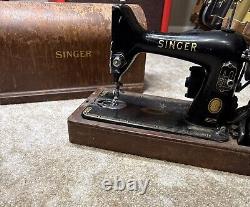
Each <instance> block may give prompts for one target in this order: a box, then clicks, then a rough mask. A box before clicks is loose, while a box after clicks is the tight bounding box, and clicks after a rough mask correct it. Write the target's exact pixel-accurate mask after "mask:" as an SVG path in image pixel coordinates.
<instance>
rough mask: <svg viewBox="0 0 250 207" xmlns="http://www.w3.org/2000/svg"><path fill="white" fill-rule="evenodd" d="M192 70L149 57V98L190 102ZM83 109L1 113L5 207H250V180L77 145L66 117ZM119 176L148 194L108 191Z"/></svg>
mask: <svg viewBox="0 0 250 207" xmlns="http://www.w3.org/2000/svg"><path fill="white" fill-rule="evenodd" d="M189 66H190V64H189V63H186V62H183V61H176V60H174V59H170V58H162V57H160V56H155V55H150V56H148V63H147V73H146V85H147V90H146V93H149V94H156V95H162V96H170V97H175V98H176V97H177V98H183V97H184V93H185V91H186V89H185V87H184V80H185V76H187V75H188V67H189ZM249 92H250V90H249V89H248V91H247V90H246V91H245V92H244V93H242V95H241V103H244V102H245V103H246V102H247V101H248V99H249V95H248V94H249ZM82 102H83V100H73V101H58V102H47V103H34V104H22V105H12V106H0V206H250V178H249V177H246V176H240V175H235V174H229V173H223V172H218V171H212V170H207V169H201V168H196V167H191V166H185V165H180V164H174V163H169V162H164V161H158V160H151V159H145V158H141V157H136V156H131V155H125V154H120V153H114V152H109V151H104V150H98V149H93V148H89V147H81V146H76V145H73V144H70V143H69V141H68V133H67V117H68V116H69V115H70V114H71V113H72V112H73V111H74V110H75V109H76V108H77V107H78V106H79V105H80V104H81V103H82ZM183 153H185V152H183ZM242 167H244V166H242ZM117 176H119V177H120V178H121V179H123V180H128V179H138V180H146V179H149V180H150V181H149V186H148V189H147V191H146V193H145V194H144V195H139V194H138V192H129V191H127V190H126V191H123V192H117V191H105V190H103V189H102V187H101V183H102V181H103V179H115V178H116V177H117Z"/></svg>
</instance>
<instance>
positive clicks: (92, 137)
mask: <svg viewBox="0 0 250 207" xmlns="http://www.w3.org/2000/svg"><path fill="white" fill-rule="evenodd" d="M143 52H146V53H155V54H160V55H164V56H169V57H174V58H179V59H182V60H186V61H190V62H193V63H195V64H197V65H199V66H193V67H191V68H190V77H188V78H187V79H186V83H185V86H186V87H187V93H186V94H185V96H186V97H187V98H190V99H193V101H192V102H191V101H183V100H175V99H169V98H163V97H155V96H148V95H142V94H135V93H128V92H124V91H122V90H121V86H122V83H121V82H122V76H123V75H124V74H125V73H126V71H127V70H129V67H130V65H131V64H132V63H133V61H134V60H135V58H136V56H137V55H138V54H139V53H143ZM249 63H250V50H249V46H248V45H247V43H246V41H245V40H244V38H243V36H242V35H240V34H237V33H235V32H234V31H232V30H231V29H230V28H228V29H226V30H223V31H209V32H205V31H200V30H194V31H189V32H184V33H177V34H175V33H169V34H164V33H156V32H150V31H147V30H145V29H144V28H143V27H142V26H141V25H140V24H139V23H138V21H137V19H136V17H135V16H134V14H133V12H132V10H131V9H130V8H129V7H128V6H126V5H116V6H113V16H112V43H111V55H110V72H111V74H112V75H113V78H114V82H115V89H114V91H108V90H99V91H97V92H96V93H94V94H93V95H92V96H91V97H90V98H89V99H88V100H87V101H86V102H85V103H84V104H83V105H82V106H81V107H80V108H79V109H78V110H77V111H76V112H75V113H74V114H73V115H72V116H71V117H70V118H69V133H70V140H71V142H73V143H77V144H84V145H88V146H94V147H99V148H104V149H109V150H114V151H119V152H125V153H131V154H137V155H142V156H147V157H152V158H158V159H165V160H169V161H174V162H181V163H185V164H192V165H195V166H201V167H208V168H212V169H219V170H225V171H230V172H236V173H240V174H248V175H250V147H249V146H250V102H249V104H248V105H247V106H244V107H240V108H239V107H238V104H237V102H238V99H237V96H236V95H235V93H236V92H240V91H241V90H243V89H244V88H245V87H247V86H248V85H249V83H250V66H249ZM187 70H188V69H187ZM243 145H244V146H243ZM243 164H244V169H243V168H241V166H242V165H243Z"/></svg>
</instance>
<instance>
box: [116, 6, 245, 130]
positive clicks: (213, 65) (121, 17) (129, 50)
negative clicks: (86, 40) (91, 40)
mask: <svg viewBox="0 0 250 207" xmlns="http://www.w3.org/2000/svg"><path fill="white" fill-rule="evenodd" d="M112 21H113V23H112V47H111V52H112V54H111V72H112V74H113V76H114V80H115V81H116V82H117V81H118V80H119V79H120V78H121V76H122V75H123V74H124V73H125V71H126V70H127V69H128V68H129V66H130V64H131V63H132V62H133V60H134V58H135V57H136V55H137V54H139V53H142V52H148V53H155V54H160V55H165V56H169V57H174V58H179V59H183V60H186V61H190V62H193V63H195V64H198V65H200V66H202V67H201V68H203V69H204V70H205V74H206V75H205V79H204V81H203V84H202V87H201V88H200V90H199V92H198V94H197V96H196V97H195V98H194V101H193V102H192V104H191V106H190V108H189V110H188V112H187V114H188V116H187V120H188V121H190V122H192V123H195V124H198V125H202V126H221V125H223V124H224V123H225V122H226V121H227V120H229V119H230V118H231V115H232V114H233V113H234V110H235V109H236V108H237V103H236V102H237V101H235V97H234V93H235V89H236V86H237V83H238V79H239V74H240V72H241V71H242V65H243V63H244V60H243V59H242V58H241V56H242V54H243V52H244V51H245V50H246V49H247V44H246V42H245V40H244V38H243V37H242V36H241V35H240V34H237V33H235V32H233V31H209V32H206V31H199V30H194V31H190V32H185V33H168V34H165V33H156V32H152V31H146V30H145V29H144V28H142V27H141V25H140V24H139V23H138V21H137V20H136V17H135V16H134V14H133V12H132V10H131V9H130V8H129V7H128V6H126V5H117V6H114V7H113V19H112ZM170 41H172V45H173V44H174V42H175V47H173V46H172V47H171V46H169V45H170ZM177 44H178V45H179V47H178V46H177ZM117 54H122V55H123V56H124V57H125V61H123V64H122V65H121V66H120V67H114V66H113V65H112V61H113V59H114V58H115V57H116V55H117ZM232 74H233V75H232ZM232 77H233V78H232ZM231 79H232V80H231ZM229 83H230V84H233V85H232V86H230V87H225V85H227V84H228V85H229ZM213 99H220V100H221V101H222V108H221V110H220V111H219V112H216V113H211V111H209V109H208V106H209V104H210V103H211V100H213ZM208 120H209V121H208ZM210 120H212V122H211V121H210Z"/></svg>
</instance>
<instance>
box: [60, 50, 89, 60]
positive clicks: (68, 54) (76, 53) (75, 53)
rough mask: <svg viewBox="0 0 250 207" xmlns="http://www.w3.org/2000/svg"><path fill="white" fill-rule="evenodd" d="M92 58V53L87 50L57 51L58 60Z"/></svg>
mask: <svg viewBox="0 0 250 207" xmlns="http://www.w3.org/2000/svg"><path fill="white" fill-rule="evenodd" d="M91 56H92V51H87V50H70V51H69V50H65V51H56V58H57V59H68V58H89V57H91Z"/></svg>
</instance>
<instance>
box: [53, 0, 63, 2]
mask: <svg viewBox="0 0 250 207" xmlns="http://www.w3.org/2000/svg"><path fill="white" fill-rule="evenodd" d="M54 2H65V0H55V1H54Z"/></svg>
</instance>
